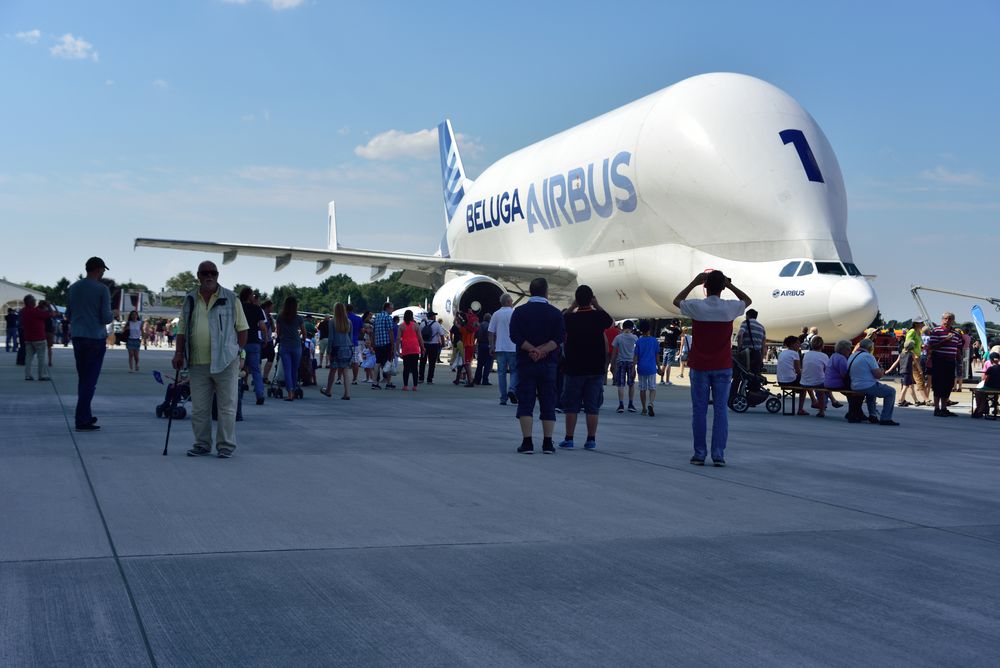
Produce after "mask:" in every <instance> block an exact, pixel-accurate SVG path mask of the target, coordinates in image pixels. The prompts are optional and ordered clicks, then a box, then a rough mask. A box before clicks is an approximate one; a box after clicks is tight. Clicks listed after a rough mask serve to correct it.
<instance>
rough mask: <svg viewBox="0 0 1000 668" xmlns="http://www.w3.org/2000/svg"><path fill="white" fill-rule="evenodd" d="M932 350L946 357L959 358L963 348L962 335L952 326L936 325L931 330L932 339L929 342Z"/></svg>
mask: <svg viewBox="0 0 1000 668" xmlns="http://www.w3.org/2000/svg"><path fill="white" fill-rule="evenodd" d="M928 347H929V348H930V349H931V352H934V353H937V354H939V355H942V356H944V357H953V358H957V357H958V354H959V351H960V350H961V349H962V335H961V334H959V333H958V332H956V331H955V330H954V329H952V328H951V327H943V326H942V327H935V328H934V329H933V330H932V331H931V340H930V343H929V344H928Z"/></svg>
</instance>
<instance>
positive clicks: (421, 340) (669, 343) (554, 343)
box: [7, 257, 1000, 466]
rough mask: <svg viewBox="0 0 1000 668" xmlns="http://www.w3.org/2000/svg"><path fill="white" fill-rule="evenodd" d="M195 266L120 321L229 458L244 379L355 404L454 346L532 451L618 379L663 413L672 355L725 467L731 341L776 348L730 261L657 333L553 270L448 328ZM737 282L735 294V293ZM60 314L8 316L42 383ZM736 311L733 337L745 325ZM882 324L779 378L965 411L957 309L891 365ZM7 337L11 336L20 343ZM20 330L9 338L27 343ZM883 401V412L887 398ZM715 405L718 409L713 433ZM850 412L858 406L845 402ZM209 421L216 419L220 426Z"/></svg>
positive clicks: (620, 392)
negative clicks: (321, 312) (181, 383)
mask: <svg viewBox="0 0 1000 668" xmlns="http://www.w3.org/2000/svg"><path fill="white" fill-rule="evenodd" d="M85 268H86V271H87V275H86V277H85V278H82V279H81V280H80V281H77V282H76V283H74V284H73V286H71V287H70V290H69V306H68V308H67V309H66V313H65V321H66V322H67V323H69V329H70V331H71V336H72V342H73V347H74V356H75V361H76V368H77V372H78V383H79V385H78V404H77V407H76V412H75V421H76V423H75V426H76V429H77V430H78V431H95V430H97V429H99V428H100V427H99V426H97V424H96V423H97V419H96V418H95V417H94V416H93V415H92V412H91V408H90V403H91V401H92V398H93V394H94V391H95V388H96V384H97V380H98V377H99V375H100V370H101V365H102V363H103V358H104V353H105V350H106V348H107V345H108V343H109V335H108V334H109V326H110V325H112V323H113V322H114V321H115V319H116V318H117V317H118V314H117V313H114V312H112V310H111V306H110V294H109V293H108V289H107V287H106V286H105V285H104V284H103V283H102V282H101V280H100V279H101V277H102V276H103V273H104V271H106V269H107V267H106V265H105V264H104V262H103V260H101V259H100V258H96V257H95V258H90V259H89V260H88V261H87V263H86V267H85ZM197 278H198V281H199V285H198V287H197V288H196V289H194V290H192V291H191V292H190V293H188V294H187V295H186V296H185V298H184V300H183V303H182V306H181V313H180V316H179V318H177V319H176V321H174V322H173V323H170V322H168V321H162V322H153V321H146V322H143V321H142V319H141V318H140V316H139V314H138V312H136V311H132V312H130V313H129V314H128V315H127V316H126V318H125V320H124V325H123V327H122V328H121V332H122V338H123V339H124V341H125V345H126V348H127V350H128V358H129V370H130V371H139V351H140V349H141V348H142V347H143V345H144V343H148V342H150V341H155V340H156V337H158V336H160V335H162V336H164V337H167V340H168V341H169V342H170V343H172V344H173V346H174V350H175V353H174V357H173V361H172V364H173V366H174V367H175V368H176V369H178V372H179V371H180V370H181V369H186V371H187V380H186V382H187V384H188V386H189V389H190V397H191V403H192V429H193V432H194V437H195V442H194V444H193V446H192V447H191V448H190V449H189V450H188V452H187V454H189V455H191V456H204V455H208V454H211V453H212V451H213V446H214V448H215V452H216V454H217V455H218V456H219V457H222V458H228V457H231V456H232V455H233V453H234V452H235V449H236V429H235V422H236V421H238V420H239V419H240V417H239V416H241V415H242V394H243V391H244V388H246V389H247V390H252V391H253V392H254V395H255V397H256V403H257V405H261V404H263V403H264V402H265V399H266V397H267V396H272V397H274V396H277V397H280V398H283V399H284V400H285V401H289V402H291V401H295V400H296V399H297V398H301V397H302V396H303V387H304V386H305V385H310V384H317V381H318V380H319V378H318V376H320V375H321V373H320V370H322V369H324V368H325V369H327V370H328V373H327V376H326V378H325V379H324V382H321V383H318V384H319V385H320V389H319V392H320V393H321V394H323V395H325V396H327V397H332V395H333V388H334V386H335V385H340V386H341V392H340V399H341V400H350V399H351V388H352V387H356V386H358V385H359V384H360V383H364V384H365V385H367V386H369V387H370V388H371V389H372V390H383V391H384V390H394V389H397V386H396V385H395V383H394V382H393V380H394V378H395V377H396V376H397V375H401V376H402V380H401V383H402V388H401V391H404V392H415V391H417V389H418V387H419V386H420V385H423V384H433V383H434V377H435V370H436V368H437V367H438V365H439V363H440V361H441V360H440V358H441V353H442V351H443V350H444V349H446V348H450V350H451V371H452V372H453V373H454V378H453V379H452V383H453V384H455V385H461V386H464V387H470V388H471V387H477V386H492V385H493V383H492V382H491V381H490V378H491V376H495V378H496V385H497V386H498V398H499V403H500V404H501V405H508V404H513V405H516V406H517V409H516V416H517V418H518V420H519V423H520V427H521V433H522V441H521V444H520V445H519V446H518V448H517V451H518V452H519V453H522V454H532V453H533V452H534V441H533V436H532V429H533V420H534V414H535V404H536V403H537V404H538V406H539V411H538V415H539V418H540V420H541V422H542V447H541V451H542V453H544V454H550V453H553V452H555V451H556V444H555V442H554V440H553V433H554V430H555V421H556V414H557V413H563V414H564V419H565V437H564V438H563V439H562V440H561V441H560V442H559V444H558V445H559V447H561V448H564V449H571V448H574V447H575V440H574V439H575V432H576V426H577V419H578V414H579V413H581V412H582V413H584V415H585V418H586V439H585V441H584V446H583V447H584V448H585V449H594V448H596V447H597V427H598V415H599V412H600V408H601V406H602V404H603V401H604V388H605V386H606V384H607V382H608V378H609V376H610V378H611V379H612V383H613V385H614V387H615V389H616V393H617V398H618V406H617V412H618V413H625V412H629V413H640V414H641V415H644V416H649V417H654V416H655V415H656V393H657V385H658V384H659V385H661V386H664V385H666V386H669V385H671V384H672V381H671V373H672V369H673V367H674V365H675V364H677V365H678V367H679V369H678V375H679V376H683V375H684V371H685V367H687V370H688V372H689V375H690V387H691V416H692V417H691V420H692V436H693V455H692V457H691V460H690V462H691V463H692V464H695V465H704V464H705V463H706V460H707V458H708V457H709V455H710V456H711V459H712V463H713V464H714V465H715V466H725V465H726V460H725V451H726V444H727V440H728V415H727V412H728V409H727V405H728V398H729V392H730V388H731V385H732V381H733V371H732V368H733V356H734V353H735V354H737V355H738V356H739V357H740V358H742V359H744V360H745V361H746V363H747V367H748V368H749V369H750V371H751V372H753V373H760V372H761V371H762V370H763V367H764V364H765V362H767V361H768V359H769V357H770V355H769V350H770V349H771V348H770V346H769V345H768V343H767V332H766V329H765V326H764V325H763V324H762V323H761V322H760V321H759V320H758V313H757V312H756V311H755V310H754V309H750V308H749V306H750V305H751V300H750V297H749V296H748V295H746V293H744V292H743V291H741V290H740V289H739V288H738V287H736V286H735V285H733V283H732V281H731V280H730V279H729V278H728V277H726V276H725V275H723V274H722V272H718V271H715V272H708V273H703V274H698V275H697V276H695V277H694V278H693V279H692V280H691V282H690V283H689V285H688V286H687V287H685V288H684V289H683V290H682V291H681V292H680V293H679V294H678V295H677V297H676V298H675V300H674V305H675V307H676V308H677V309H678V311H679V312H680V313H682V314H683V315H684V316H686V317H687V318H689V319H690V327H684V326H682V324H681V322H680V321H678V320H674V321H671V322H669V323H668V324H667V325H666V327H665V328H664V329H663V330H662V331H661V332H659V335H658V336H657V335H656V333H655V332H654V331H653V329H652V322H651V321H647V320H639V321H638V322H634V321H632V320H626V321H624V322H622V323H620V327H619V325H618V324H616V323H615V322H614V321H613V319H612V318H611V316H610V315H609V314H608V313H607V312H606V311H604V310H603V309H602V308H601V306H600V305H599V303H598V301H597V299H596V297H595V296H594V293H593V291H592V290H591V289H590V288H589V287H588V286H586V285H581V286H579V287H578V288H577V290H576V293H575V299H574V301H573V303H572V304H571V305H570V306H569V307H568V308H566V309H564V310H562V311H560V310H559V309H557V308H556V307H555V306H553V305H552V304H550V303H549V301H548V299H547V296H548V285H547V282H546V281H545V279H544V278H537V279H535V280H533V281H532V282H531V284H530V286H529V289H528V291H529V296H528V299H527V300H526V301H525V303H523V304H522V305H520V306H518V307H517V308H514V300H513V297H512V296H511V295H509V294H504V295H503V296H502V297H501V299H500V308H498V309H497V310H496V311H495V312H494V313H482V314H479V313H476V312H473V311H471V310H467V311H465V312H462V313H458V314H457V315H456V317H455V319H454V324H453V326H452V327H451V329H450V330H446V329H445V328H444V326H443V321H442V320H439V319H438V318H437V314H436V313H434V312H433V311H427V312H426V313H424V314H422V315H423V316H424V317H423V318H422V320H418V319H417V317H416V314H415V313H414V312H413V311H412V310H405V311H404V312H403V313H402V317H399V316H398V315H397V316H394V315H393V305H392V304H391V303H389V302H386V303H385V304H384V305H383V307H382V309H381V310H380V311H379V312H378V313H374V314H373V313H370V312H364V313H362V314H360V315H359V314H356V313H354V309H353V307H352V305H351V304H343V303H336V304H334V305H333V309H332V313H331V314H330V315H328V316H320V317H314V316H313V315H311V314H305V315H303V314H301V313H300V312H299V308H298V301H297V299H296V298H295V297H294V296H289V297H286V298H285V300H284V301H283V302H282V304H281V305H280V307H279V308H278V309H277V312H275V309H274V306H275V305H274V304H273V303H271V302H270V301H264V302H261V297H260V295H259V294H257V293H256V292H254V291H253V290H252V289H250V288H244V289H243V290H242V291H241V292H240V294H239V295H238V296H237V295H236V294H234V293H233V292H232V291H230V290H228V289H227V288H224V287H222V286H221V285H220V284H219V282H218V278H219V271H218V268H217V267H216V265H215V264H214V263H212V262H203V263H201V264H200V265H199V267H198V273H197ZM696 287H704V289H705V292H706V295H707V296H706V297H705V298H704V299H691V298H689V294H690V293H691V291H692V290H694V289H695V288H696ZM726 291H730V292H731V293H732V295H733V296H734V297H735V299H723V297H722V295H723V293H724V292H726ZM54 313H56V311H54V310H53V309H52V308H51V307H50V306H49V305H48V304H46V303H45V302H39V303H37V304H36V303H35V300H34V298H33V297H31V296H28V297H26V298H25V306H24V308H23V309H21V311H20V313H14V312H13V311H11V312H8V314H7V318H8V320H7V325H8V332H10V331H11V329H12V325H14V327H13V328H14V329H15V330H16V329H20V331H21V332H23V335H22V339H21V341H20V345H22V346H23V347H24V348H25V349H26V350H25V352H26V364H25V378H26V379H29V380H30V379H33V378H34V377H33V376H32V375H31V374H32V373H33V371H32V369H33V367H34V368H37V375H38V377H39V379H41V380H47V379H48V378H49V374H48V366H49V365H50V364H51V358H50V355H51V352H50V351H51V345H52V338H51V337H52V336H53V334H54V329H55V322H56V320H55V316H54ZM741 316H742V317H743V320H742V322H741V323H740V325H739V327H738V329H737V330H736V333H735V335H734V333H733V325H734V322H735V321H736V320H738V319H739V318H740V317H741ZM12 319H13V320H16V322H12ZM161 325H162V326H161ZM877 334H878V332H877V330H874V329H873V330H868V331H866V333H865V335H864V336H862V337H860V338H859V340H857V341H856V342H852V341H848V340H840V341H837V342H836V343H834V344H833V345H832V346H828V344H827V342H826V341H824V339H823V338H822V336H820V333H819V332H818V331H817V329H816V328H815V327H812V328H809V327H806V328H803V332H802V334H801V335H800V336H789V337H787V338H786V339H785V340H784V342H783V345H782V348H781V349H780V350H779V351H778V352H777V354H776V355H775V358H774V361H775V364H776V376H777V382H778V383H779V385H782V386H784V387H786V388H791V389H790V390H789V391H794V392H796V393H797V394H798V409H797V414H798V415H810V413H809V412H808V411H806V410H805V401H806V400H807V397H808V398H809V399H811V402H812V403H811V406H812V408H813V409H814V410H816V411H817V412H816V413H815V415H816V416H818V417H825V416H826V415H827V410H828V408H829V407H832V408H839V407H841V405H842V404H841V403H840V402H838V401H836V399H835V398H834V396H835V395H834V393H835V392H845V391H846V392H849V393H854V394H859V395H863V398H864V402H865V404H866V406H867V409H868V415H867V420H868V421H871V422H877V423H879V424H882V425H887V426H897V425H898V424H899V423H898V422H896V421H895V420H894V419H893V409H894V408H895V407H897V406H899V407H908V406H922V405H929V404H931V403H933V406H934V415H935V416H939V417H952V416H954V415H955V413H953V412H952V411H951V410H949V407H950V406H953V405H954V404H955V403H956V402H955V401H954V400H952V399H951V394H952V392H953V391H954V390H955V389H956V385H957V387H958V388H961V380H962V378H963V377H964V371H963V360H964V359H966V358H967V357H968V355H969V354H970V353H971V352H972V347H971V346H970V341H969V338H968V337H967V336H965V335H964V334H963V333H962V332H961V331H960V330H957V329H956V328H955V327H954V315H953V314H951V313H945V314H944V315H943V316H942V318H941V324H940V325H939V326H938V327H935V328H933V329H925V328H924V323H923V321H922V319H914V321H913V326H912V328H910V329H909V330H908V331H907V332H906V333H905V336H904V337H903V338H902V341H900V349H899V354H898V356H896V357H894V359H893V360H892V362H891V363H890V364H885V363H883V361H882V360H880V359H878V358H877V357H876V356H875V355H874V354H873V353H874V352H875V338H876V335H877ZM10 343H11V341H10V339H8V350H10V349H11V346H10ZM18 343H19V341H18V339H17V338H15V339H14V341H13V344H14V348H15V349H16V348H17V346H18ZM828 347H830V348H832V350H827V348H828ZM494 364H495V365H496V370H495V371H494ZM400 367H401V368H400ZM473 367H474V368H475V372H473ZM272 371H273V372H274V374H273V376H272V375H271V374H272ZM891 372H897V373H898V374H899V384H900V392H899V393H898V396H899V402H898V404H897V403H896V397H897V392H896V389H895V388H894V387H892V386H890V385H888V384H887V383H885V382H884V380H885V376H886V375H887V374H889V373H891ZM244 378H245V381H244V380H243V379H244ZM636 384H638V401H639V405H638V406H637V405H636V398H637V397H636V387H635V386H636ZM268 386H270V387H271V390H270V393H269V392H268V390H267V388H268ZM977 389H978V394H977V395H976V399H977V401H976V403H975V410H974V411H973V417H982V416H983V415H984V414H985V411H986V404H987V402H986V400H985V399H986V397H985V396H984V390H987V391H988V390H991V389H996V390H1000V346H997V347H995V349H994V350H992V351H991V353H990V355H989V356H988V359H987V360H986V361H985V363H984V368H983V375H982V382H981V384H980V386H979V388H977ZM880 398H881V399H882V402H883V405H882V409H881V412H880V413H879V412H878V411H877V406H876V402H877V400H878V399H880ZM709 405H712V407H713V420H712V429H711V443H710V444H709V438H708V426H707V413H708V406H709ZM847 417H848V419H850V420H851V421H859V420H860V419H861V418H859V417H858V416H857V415H854V416H852V415H851V414H850V413H848V415H847ZM862 417H863V416H862ZM213 419H216V420H217V423H218V426H217V427H216V433H215V436H214V438H213V434H212V420H213Z"/></svg>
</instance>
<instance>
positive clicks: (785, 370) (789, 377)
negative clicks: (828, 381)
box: [778, 349, 823, 385]
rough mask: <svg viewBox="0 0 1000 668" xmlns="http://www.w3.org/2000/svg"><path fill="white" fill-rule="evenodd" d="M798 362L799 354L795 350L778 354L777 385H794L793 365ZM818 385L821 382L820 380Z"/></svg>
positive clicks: (786, 350)
mask: <svg viewBox="0 0 1000 668" xmlns="http://www.w3.org/2000/svg"><path fill="white" fill-rule="evenodd" d="M798 361H799V352H798V351H797V350H788V349H785V350H782V351H781V353H779V354H778V382H779V383H794V382H795V363H796V362H798ZM819 384H820V385H822V384H823V381H822V380H820V382H819Z"/></svg>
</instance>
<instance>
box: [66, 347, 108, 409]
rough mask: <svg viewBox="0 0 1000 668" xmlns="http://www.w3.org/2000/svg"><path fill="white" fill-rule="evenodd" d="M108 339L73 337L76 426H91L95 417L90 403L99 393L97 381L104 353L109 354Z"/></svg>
mask: <svg viewBox="0 0 1000 668" xmlns="http://www.w3.org/2000/svg"><path fill="white" fill-rule="evenodd" d="M107 349H108V343H107V339H88V338H84V337H82V336H74V337H73V358H74V359H75V360H76V375H77V378H78V380H77V386H76V426H77V427H82V426H86V425H89V424H90V423H91V420H92V419H93V417H94V415H93V413H91V411H90V402H91V401H93V400H94V393H95V392H96V391H97V379H98V378H99V377H100V375H101V366H102V365H103V364H104V353H105V352H107Z"/></svg>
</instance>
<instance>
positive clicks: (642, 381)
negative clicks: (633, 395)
mask: <svg viewBox="0 0 1000 668" xmlns="http://www.w3.org/2000/svg"><path fill="white" fill-rule="evenodd" d="M639 389H640V390H654V391H655V390H656V374H655V373H651V374H648V375H643V374H640V375H639Z"/></svg>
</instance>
